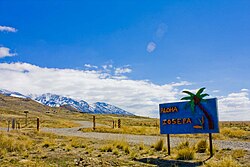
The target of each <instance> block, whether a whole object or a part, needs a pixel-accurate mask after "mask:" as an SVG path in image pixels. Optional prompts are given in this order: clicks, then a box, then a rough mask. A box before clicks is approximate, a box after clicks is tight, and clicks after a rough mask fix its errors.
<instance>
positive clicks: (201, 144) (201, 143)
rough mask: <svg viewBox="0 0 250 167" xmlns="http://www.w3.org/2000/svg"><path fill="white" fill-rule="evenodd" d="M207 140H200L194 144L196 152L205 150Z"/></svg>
mask: <svg viewBox="0 0 250 167" xmlns="http://www.w3.org/2000/svg"><path fill="white" fill-rule="evenodd" d="M207 146H208V144H207V141H206V140H200V141H199V142H198V143H197V145H196V152H198V153H204V152H206V150H207Z"/></svg>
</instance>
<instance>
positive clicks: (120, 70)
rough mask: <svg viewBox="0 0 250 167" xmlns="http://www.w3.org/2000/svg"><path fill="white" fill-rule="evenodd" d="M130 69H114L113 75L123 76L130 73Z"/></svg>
mask: <svg viewBox="0 0 250 167" xmlns="http://www.w3.org/2000/svg"><path fill="white" fill-rule="evenodd" d="M131 72H132V69H130V68H128V67H122V68H116V69H115V74H116V75H120V74H125V73H131Z"/></svg>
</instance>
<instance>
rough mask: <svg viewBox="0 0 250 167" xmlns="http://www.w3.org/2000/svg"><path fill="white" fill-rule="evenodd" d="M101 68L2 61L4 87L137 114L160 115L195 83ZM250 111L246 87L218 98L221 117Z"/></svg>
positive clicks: (243, 117) (237, 116)
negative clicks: (163, 105) (149, 78)
mask: <svg viewBox="0 0 250 167" xmlns="http://www.w3.org/2000/svg"><path fill="white" fill-rule="evenodd" d="M106 68H109V65H107V67H106ZM112 68H113V70H115V69H117V68H114V67H113V66H112ZM120 68H122V67H120ZM124 68H128V67H127V66H125V67H124ZM98 69H99V68H98ZM98 69H92V70H76V69H58V68H42V67H39V66H35V65H32V64H28V63H11V64H9V63H0V88H1V89H7V90H11V91H17V92H20V93H23V94H42V93H47V92H50V93H55V94H59V95H65V96H70V97H73V98H76V99H82V100H86V101H87V102H89V103H94V102H97V101H104V102H107V103H110V104H113V105H116V106H118V107H121V108H123V109H125V110H127V111H129V112H132V113H134V114H136V115H141V116H149V117H159V111H158V110H159V108H158V106H159V104H160V103H167V102H173V101H179V99H180V97H183V93H181V88H182V87H187V86H190V85H192V83H190V82H188V81H179V82H177V83H168V84H163V85H159V84H155V83H152V82H150V81H146V80H132V79H128V78H127V77H126V76H125V75H124V74H126V73H120V75H112V74H111V73H107V72H106V71H105V70H98ZM124 71H126V70H124ZM191 91H192V92H195V91H197V90H196V89H193V90H191ZM249 111H250V99H249V91H248V89H246V88H245V89H242V90H241V91H239V92H234V93H230V94H228V95H226V96H222V97H218V112H219V118H220V120H231V121H232V120H248V121H249V120H250V116H249Z"/></svg>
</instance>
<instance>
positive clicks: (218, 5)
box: [0, 0, 250, 120]
mask: <svg viewBox="0 0 250 167" xmlns="http://www.w3.org/2000/svg"><path fill="white" fill-rule="evenodd" d="M249 18H250V1H247V0H246V1H244V0H242V1H236V0H235V1H230V0H226V1H222V0H220V1H218V0H216V1H213V0H210V1H206V0H197V1H196V0H192V1H183V0H179V1H178V0H175V1H153V0H145V1H142V0H140V1H139V0H137V1H136V0H133V1H132V0H121V1H115V0H114V1H111V0H109V1H101V0H95V1H90V0H89V1H86V0H81V1H80V0H79V1H77V0H75V1H69V0H60V1H59V0H55V1H49V0H43V1H33V0H26V1H18V0H16V1H14V0H2V1H0V26H2V27H0V47H1V48H2V49H1V50H0V51H1V52H2V53H1V52H0V57H1V59H0V63H2V67H1V68H2V69H3V66H4V69H9V68H11V69H13V68H19V67H20V66H24V67H22V69H23V68H32V69H34V68H33V67H34V66H35V67H37V68H39V69H40V70H41V71H43V70H45V69H48V70H50V69H51V70H52V69H56V70H65V69H67V70H70V69H71V70H75V71H77V72H79V71H80V72H86V71H92V72H96V73H98V75H103V74H105V75H110V76H111V78H112V79H113V80H115V82H116V79H117V78H118V77H120V78H119V79H117V80H121V79H124V80H127V81H131V82H133V83H136V82H137V81H138V82H140V81H141V82H146V83H147V84H149V85H150V84H154V85H155V86H156V87H158V86H159V87H161V88H162V86H164V85H168V86H172V87H171V89H168V90H165V89H163V90H165V91H166V92H165V93H166V94H169V95H172V96H173V98H171V97H169V98H166V99H164V98H163V97H162V96H163V95H159V96H157V95H158V94H157V95H154V98H153V99H155V98H157V97H159V99H162V101H157V102H163V100H165V101H167V100H175V99H179V97H180V96H181V94H180V92H181V91H182V90H183V89H189V90H195V89H197V88H200V87H203V86H205V87H206V88H207V91H208V93H210V94H211V95H212V96H213V97H218V98H219V99H221V101H223V100H225V99H226V100H225V101H227V100H230V99H231V101H230V102H231V103H234V102H232V99H237V98H240V99H241V100H239V99H238V103H237V105H233V107H231V108H230V107H229V108H230V109H228V108H227V107H228V106H227V107H224V106H223V107H222V108H223V109H222V110H223V112H224V115H225V116H224V117H222V118H223V119H224V118H225V119H232V118H233V116H234V115H233V114H232V117H230V118H227V115H228V114H227V113H226V112H227V111H228V113H229V115H230V114H231V112H233V111H234V110H235V109H236V108H235V107H238V108H237V110H240V109H241V108H242V107H243V108H244V109H243V110H244V111H245V110H246V111H245V113H244V114H243V115H245V116H248V118H247V119H248V120H250V116H249V114H248V115H247V114H246V112H247V110H249V109H250V101H249V91H248V89H249V83H250V77H249V72H250V66H249V65H250V63H249V62H250V56H249V53H250V47H249V43H250V38H249V36H250V21H249ZM6 27H9V28H14V29H15V30H13V31H11V30H9V29H7V28H6ZM3 48H4V49H3ZM6 48H8V49H9V50H6ZM18 63H19V64H18ZM13 66H15V67H13ZM31 66H32V67H31ZM1 68H0V69H1ZM29 70H30V69H29ZM119 70H120V72H119ZM1 73H2V75H3V76H2V79H3V78H4V77H5V76H6V75H7V74H9V73H7V72H6V71H5V72H3V71H2V72H1ZM62 75H63V74H60V75H59V76H55V77H60V76H62ZM117 76H118V77H117ZM16 77H17V78H18V77H20V76H15V78H8V80H9V82H15V80H16ZM22 77H23V76H22ZM25 77H26V79H27V80H31V79H30V78H28V74H27V76H25ZM98 78H100V82H102V81H103V80H102V79H107V78H102V76H98ZM33 79H34V78H33ZM108 79H110V78H108ZM46 81H47V80H46ZM9 82H7V81H6V79H5V82H2V83H1V84H0V87H2V88H5V89H6V88H8V89H12V90H13V89H14V90H17V91H21V92H23V93H38V92H39V91H37V89H38V88H39V86H38V85H36V89H35V88H34V89H33V90H32V91H31V90H30V92H29V91H28V89H27V88H24V87H25V86H24V85H22V84H21V83H18V85H12V87H11V86H10V84H9ZM41 82H44V81H41ZM75 82H76V83H78V81H77V80H76V81H75ZM82 82H85V81H82ZM86 82H87V81H86ZM33 83H34V82H33ZM79 83H80V82H79ZM114 85H115V84H114ZM135 85H136V84H135ZM55 86H56V85H55ZM60 87H61V86H60ZM97 87H98V86H97ZM116 87H119V86H116ZM77 88H78V87H76V88H74V89H77ZM64 89H65V88H64ZM93 89H94V88H93ZM103 89H104V90H102V92H105V91H106V90H108V87H103ZM145 89H146V88H145ZM155 89H157V88H155ZM48 90H50V91H52V92H54V93H59V94H60V93H61V94H66V95H70V96H73V97H74V96H75V95H76V94H77V91H75V92H74V93H70V92H64V91H63V89H62V90H55V89H52V88H47V89H46V90H44V91H46V92H48ZM100 90H101V87H100ZM134 90H138V88H135V87H134ZM82 91H83V92H84V90H82ZM120 91H124V90H123V89H121V90H120ZM141 91H142V90H141ZM100 92H101V91H100ZM173 92H174V94H172V93H173ZM141 93H142V94H143V93H145V92H140V93H139V94H136V95H135V96H134V97H132V99H133V98H140V96H139V95H140V94H141ZM118 94H119V93H118ZM121 94H122V93H121ZM149 94H150V93H149ZM234 95H235V96H236V95H237V98H232V97H231V96H233V97H234ZM90 96H100V98H99V99H98V98H97V99H95V98H93V97H92V98H91V97H90ZM109 96H115V94H110V95H109ZM121 96H123V94H122V95H121ZM131 96H132V95H131ZM166 96H168V95H166ZM78 98H83V99H88V100H89V101H94V100H103V101H104V100H107V101H108V102H110V103H115V104H118V105H119V106H121V107H123V108H126V109H131V107H130V106H129V105H128V104H123V103H119V102H118V101H119V99H117V101H116V100H114V99H112V98H111V97H108V95H105V94H101V93H100V94H98V95H97V94H95V95H93V94H90V93H86V94H85V96H84V97H78ZM121 98H122V97H121ZM124 98H125V97H124ZM126 98H128V97H127V96H126ZM141 98H145V97H144V96H142V97H141ZM228 98H229V99H228ZM242 99H243V100H242ZM151 102H155V101H154V100H152V99H150V100H149V101H146V103H149V104H151ZM227 102H228V101H227ZM228 103H229V102H228ZM231 103H230V104H231ZM222 105H227V104H226V102H225V104H222ZM131 106H137V104H133V105H131ZM239 106H240V107H239ZM156 107H157V106H156ZM229 110H230V111H229ZM135 112H136V111H135ZM148 112H149V113H151V115H152V116H155V115H156V114H155V109H148ZM138 113H139V112H138ZM139 114H140V113H139ZM222 115H223V114H222ZM239 119H243V118H242V117H240V118H239Z"/></svg>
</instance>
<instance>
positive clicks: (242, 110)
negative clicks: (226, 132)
mask: <svg viewBox="0 0 250 167" xmlns="http://www.w3.org/2000/svg"><path fill="white" fill-rule="evenodd" d="M246 90H247V89H242V90H241V91H240V92H237V93H230V94H228V95H227V96H225V97H220V98H219V100H218V108H219V113H220V118H221V120H231V121H234V120H242V121H244V120H247V121H249V120H250V114H249V111H250V99H249V93H248V91H246Z"/></svg>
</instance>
